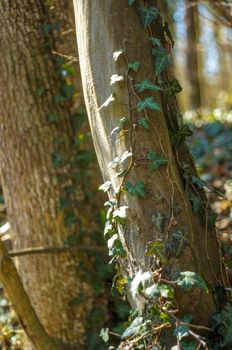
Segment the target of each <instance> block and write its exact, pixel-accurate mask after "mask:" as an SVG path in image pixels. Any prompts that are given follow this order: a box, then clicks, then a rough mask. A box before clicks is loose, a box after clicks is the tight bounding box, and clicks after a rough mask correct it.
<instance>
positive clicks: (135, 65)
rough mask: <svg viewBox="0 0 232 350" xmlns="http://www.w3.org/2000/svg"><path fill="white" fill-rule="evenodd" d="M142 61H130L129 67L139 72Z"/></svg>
mask: <svg viewBox="0 0 232 350" xmlns="http://www.w3.org/2000/svg"><path fill="white" fill-rule="evenodd" d="M140 64H141V63H140V62H139V61H134V62H130V63H128V69H131V70H133V72H135V73H137V72H138V70H139V67H140Z"/></svg>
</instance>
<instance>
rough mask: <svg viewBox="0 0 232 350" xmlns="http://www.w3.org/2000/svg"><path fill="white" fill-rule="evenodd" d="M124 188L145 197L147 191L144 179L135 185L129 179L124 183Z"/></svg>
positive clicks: (133, 194)
mask: <svg viewBox="0 0 232 350" xmlns="http://www.w3.org/2000/svg"><path fill="white" fill-rule="evenodd" d="M124 189H125V190H126V191H128V192H129V193H130V194H131V195H132V196H138V197H142V198H145V196H146V193H145V190H144V184H143V182H142V181H137V182H136V184H135V185H132V183H131V182H129V181H127V182H126V183H125V185H124Z"/></svg>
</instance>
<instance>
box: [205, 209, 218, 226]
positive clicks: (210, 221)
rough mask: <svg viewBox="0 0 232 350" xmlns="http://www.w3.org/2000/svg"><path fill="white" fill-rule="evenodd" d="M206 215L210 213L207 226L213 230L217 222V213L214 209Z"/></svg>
mask: <svg viewBox="0 0 232 350" xmlns="http://www.w3.org/2000/svg"><path fill="white" fill-rule="evenodd" d="M206 215H208V218H207V226H208V229H210V230H211V229H213V228H214V227H215V223H216V220H217V214H216V213H214V212H213V211H210V212H208V213H207V214H206Z"/></svg>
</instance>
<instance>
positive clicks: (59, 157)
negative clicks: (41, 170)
mask: <svg viewBox="0 0 232 350" xmlns="http://www.w3.org/2000/svg"><path fill="white" fill-rule="evenodd" d="M63 161H64V155H63V154H61V153H60V152H58V151H55V152H53V154H52V163H53V165H54V167H55V168H57V167H59V166H60V165H61V164H62V163H63Z"/></svg>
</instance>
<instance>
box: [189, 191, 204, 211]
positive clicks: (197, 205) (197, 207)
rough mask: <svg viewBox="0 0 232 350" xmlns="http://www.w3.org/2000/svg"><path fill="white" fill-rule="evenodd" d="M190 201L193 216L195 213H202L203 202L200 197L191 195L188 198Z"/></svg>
mask: <svg viewBox="0 0 232 350" xmlns="http://www.w3.org/2000/svg"><path fill="white" fill-rule="evenodd" d="M190 201H191V203H192V208H193V212H194V214H197V213H199V212H201V211H202V209H203V204H204V202H203V200H202V199H201V197H199V196H196V195H192V196H191V197H190Z"/></svg>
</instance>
